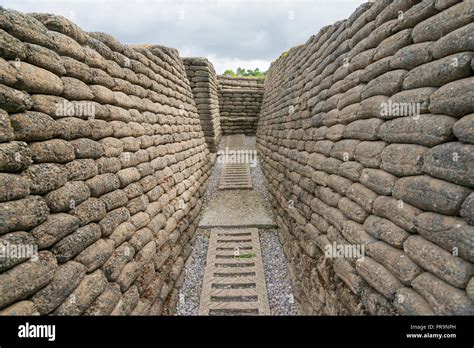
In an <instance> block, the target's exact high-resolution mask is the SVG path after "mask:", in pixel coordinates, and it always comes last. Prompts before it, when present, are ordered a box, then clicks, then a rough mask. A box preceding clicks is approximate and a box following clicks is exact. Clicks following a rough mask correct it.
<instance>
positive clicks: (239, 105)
mask: <svg viewBox="0 0 474 348" xmlns="http://www.w3.org/2000/svg"><path fill="white" fill-rule="evenodd" d="M473 36H474V4H473V3H472V1H457V0H423V1H420V0H396V1H390V0H377V1H372V2H368V3H366V4H363V5H361V6H360V7H359V8H357V9H356V10H355V12H354V13H353V14H352V15H351V16H350V17H349V18H348V19H346V20H343V21H339V22H336V23H334V24H333V25H329V26H326V27H324V28H322V29H321V30H320V31H319V32H318V33H316V34H315V35H314V36H311V37H310V38H309V39H308V41H307V42H306V43H305V44H302V45H300V46H297V47H293V48H291V49H290V50H289V51H287V52H284V53H282V54H281V56H280V57H278V58H277V59H276V60H275V61H274V62H273V63H272V64H271V67H270V69H269V70H268V72H267V73H266V77H265V79H255V78H232V77H228V76H220V75H217V74H216V72H215V70H214V68H213V65H212V62H210V61H209V60H208V59H206V58H197V57H180V55H179V52H178V51H177V50H176V49H173V48H168V47H164V46H160V45H152V44H150V45H125V44H122V43H120V42H118V41H117V40H116V39H114V38H113V37H112V36H110V35H108V34H106V33H99V32H85V31H83V30H82V29H81V28H79V27H78V26H77V25H75V24H74V23H73V22H71V21H70V20H68V19H66V18H64V17H61V16H56V15H52V14H42V13H31V14H24V13H20V12H16V11H12V10H6V9H3V8H1V9H0V125H1V127H0V314H1V315H38V314H39V315H297V314H311V315H430V314H437V315H473V314H474V306H473V299H474V281H473V280H472V275H473V264H472V262H473V260H474V256H473V242H474V228H473V225H474V194H473V192H472V188H473V187H474V175H473V173H474V151H473V146H474V145H473V144H474V104H473V103H472V100H473V99H474V77H473V71H474V59H473V57H474V42H473V40H472V38H473Z"/></svg>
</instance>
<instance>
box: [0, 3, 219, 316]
mask: <svg viewBox="0 0 474 348" xmlns="http://www.w3.org/2000/svg"><path fill="white" fill-rule="evenodd" d="M0 56H1V58H0V109H1V110H0V123H1V130H0V247H1V250H0V252H2V253H3V254H2V256H3V257H0V313H1V314H3V315H13V314H16V315H24V314H41V315H48V314H49V315H109V314H114V315H115V314H117V315H146V314H167V313H169V309H168V308H172V307H173V302H175V301H176V297H177V290H176V287H178V286H179V285H180V282H181V281H182V279H183V276H182V272H181V270H182V268H183V264H184V262H185V260H186V258H187V256H188V255H189V253H190V243H189V242H190V240H191V238H192V237H193V232H194V230H195V228H196V224H197V221H195V218H196V217H197V215H198V212H199V209H200V207H201V200H200V196H201V194H202V193H203V191H204V189H205V186H204V184H205V182H206V179H207V177H208V176H209V171H210V167H211V163H210V161H209V155H208V150H207V146H206V144H205V140H204V135H203V132H202V129H201V126H200V123H199V116H198V114H197V110H196V107H195V104H194V101H193V98H192V92H191V88H190V86H189V82H188V80H187V78H186V74H185V71H184V67H183V65H182V62H181V59H180V57H179V56H178V53H177V51H176V50H173V49H168V48H165V47H161V46H147V47H130V46H126V45H123V44H121V43H119V42H117V41H116V40H115V39H114V38H112V37H111V36H109V35H106V34H102V33H86V32H84V31H82V30H81V29H80V28H79V27H77V26H76V25H75V24H74V23H72V22H70V21H68V20H66V19H65V18H63V17H60V16H54V15H49V14H29V15H26V14H22V13H19V12H15V11H7V10H4V9H0ZM29 246H31V247H34V248H32V249H33V250H34V249H36V248H37V250H38V253H37V254H35V255H30V254H28V253H18V251H19V250H21V249H22V248H23V250H26V247H29ZM30 256H32V257H31V258H30Z"/></svg>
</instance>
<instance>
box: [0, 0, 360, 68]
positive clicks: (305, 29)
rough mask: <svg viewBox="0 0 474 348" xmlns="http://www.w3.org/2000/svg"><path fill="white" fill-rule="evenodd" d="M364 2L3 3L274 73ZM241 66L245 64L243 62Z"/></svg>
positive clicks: (225, 64)
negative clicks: (292, 52) (283, 59)
mask: <svg viewBox="0 0 474 348" xmlns="http://www.w3.org/2000/svg"><path fill="white" fill-rule="evenodd" d="M363 2H365V1H363V0H259V1H257V0H0V5H2V6H3V7H5V8H12V9H15V10H19V11H22V12H51V13H55V14H61V15H64V16H66V17H68V18H70V19H72V20H73V21H74V22H76V23H77V24H78V25H79V26H81V27H82V28H83V29H84V30H86V31H103V32H106V33H109V34H111V35H113V36H114V37H116V38H117V39H118V40H120V41H122V42H124V43H129V44H140V43H157V44H162V45H166V46H171V47H175V48H177V49H178V50H179V51H180V52H181V55H182V56H202V57H207V58H208V59H209V60H211V61H212V62H213V63H214V65H215V67H216V70H217V72H218V73H222V72H223V71H224V70H226V69H235V68H237V67H239V66H241V67H243V68H246V69H254V68H256V67H258V68H259V69H260V70H266V69H268V67H269V65H270V62H271V61H273V60H274V59H276V58H277V57H278V56H279V55H280V54H281V53H282V52H283V51H286V50H288V49H289V48H291V47H293V46H296V45H299V44H301V43H304V42H306V41H307V40H308V39H309V37H310V36H311V35H314V34H316V33H317V31H318V30H319V28H321V27H323V26H325V25H328V24H331V23H334V22H335V21H338V20H341V19H344V18H347V17H348V16H350V14H351V13H352V12H353V11H354V10H355V9H356V8H357V7H358V6H359V5H360V4H362V3H363ZM236 60H237V61H236Z"/></svg>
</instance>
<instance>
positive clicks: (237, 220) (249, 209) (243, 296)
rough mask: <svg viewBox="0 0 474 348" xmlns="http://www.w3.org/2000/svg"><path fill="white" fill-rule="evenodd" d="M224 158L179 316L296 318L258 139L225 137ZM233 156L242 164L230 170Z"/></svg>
mask: <svg viewBox="0 0 474 348" xmlns="http://www.w3.org/2000/svg"><path fill="white" fill-rule="evenodd" d="M219 150H220V152H219V155H218V157H217V159H216V164H215V170H214V173H213V175H212V177H211V178H210V182H209V187H208V189H207V192H206V194H205V196H204V206H203V209H202V214H201V217H200V223H199V228H198V231H197V232H196V235H195V240H194V241H193V251H192V253H191V256H190V257H189V259H188V261H187V263H186V266H185V271H184V272H185V278H184V282H183V286H182V287H181V289H180V293H179V299H178V303H177V311H176V312H177V314H178V315H296V314H297V308H296V300H295V298H294V296H293V292H292V287H291V283H290V280H289V277H288V273H287V268H286V264H287V262H286V257H285V255H284V253H283V248H282V246H281V244H280V242H279V240H278V231H277V227H276V224H275V221H274V218H273V213H272V211H271V207H270V205H269V202H268V192H267V190H266V182H265V179H264V178H263V175H262V173H261V170H260V166H259V163H258V160H257V157H256V151H255V137H254V136H245V135H243V134H239V135H230V136H225V137H223V139H222V141H221V144H220V146H219ZM235 153H237V154H238V157H232V158H234V159H235V158H237V159H238V161H237V162H238V163H229V162H230V161H229V158H231V157H229V156H233V155H234V154H235ZM224 156H227V157H226V160H225V159H224ZM244 156H247V157H245V161H244V162H245V163H241V162H242V158H244Z"/></svg>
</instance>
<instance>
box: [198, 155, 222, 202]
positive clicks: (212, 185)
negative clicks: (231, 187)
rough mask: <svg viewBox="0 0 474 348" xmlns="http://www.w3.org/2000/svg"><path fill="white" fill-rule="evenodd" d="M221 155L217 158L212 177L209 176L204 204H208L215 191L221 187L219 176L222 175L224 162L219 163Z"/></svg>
mask: <svg viewBox="0 0 474 348" xmlns="http://www.w3.org/2000/svg"><path fill="white" fill-rule="evenodd" d="M219 162H220V161H219V157H218V158H217V159H216V162H215V163H214V169H213V171H212V174H211V177H210V178H209V181H208V186H207V189H206V192H205V193H204V195H203V196H202V200H203V204H206V203H207V202H209V200H210V199H211V197H212V196H213V195H214V193H215V192H216V191H217V189H218V187H219V178H220V176H221V170H222V163H219Z"/></svg>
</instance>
